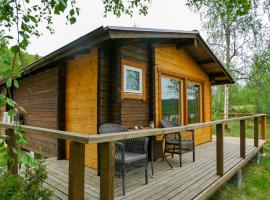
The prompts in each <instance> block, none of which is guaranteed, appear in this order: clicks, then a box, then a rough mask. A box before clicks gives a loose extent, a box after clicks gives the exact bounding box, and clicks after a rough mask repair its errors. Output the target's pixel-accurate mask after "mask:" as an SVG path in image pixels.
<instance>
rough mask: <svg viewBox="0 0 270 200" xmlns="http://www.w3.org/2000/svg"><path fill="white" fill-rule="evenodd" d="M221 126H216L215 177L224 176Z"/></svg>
mask: <svg viewBox="0 0 270 200" xmlns="http://www.w3.org/2000/svg"><path fill="white" fill-rule="evenodd" d="M223 134H224V133H223V124H217V125H216V137H217V139H216V140H217V141H216V150H217V154H216V156H217V175H219V176H223V175H224V135H223Z"/></svg>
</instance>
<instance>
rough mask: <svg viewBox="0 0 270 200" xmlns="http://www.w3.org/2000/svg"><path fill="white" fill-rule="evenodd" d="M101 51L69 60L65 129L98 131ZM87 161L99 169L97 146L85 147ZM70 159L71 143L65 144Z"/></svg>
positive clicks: (88, 164) (94, 51)
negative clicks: (99, 61) (99, 62)
mask: <svg viewBox="0 0 270 200" xmlns="http://www.w3.org/2000/svg"><path fill="white" fill-rule="evenodd" d="M97 72H98V50H97V49H93V50H91V52H90V53H89V54H83V55H78V56H76V57H75V58H74V59H72V60H70V61H68V63H67V71H66V94H65V96H66V109H65V112H66V114H65V116H66V117H65V125H66V128H65V130H66V131H76V132H80V133H88V134H89V133H90V134H96V133H97V77H98V73H97ZM85 152H86V155H85V164H86V165H87V166H89V167H92V168H97V145H96V144H91V145H86V147H85ZM66 156H67V158H69V145H68V142H67V145H66Z"/></svg>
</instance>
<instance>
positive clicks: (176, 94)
mask: <svg viewBox="0 0 270 200" xmlns="http://www.w3.org/2000/svg"><path fill="white" fill-rule="evenodd" d="M180 90H181V81H180V80H178V79H174V78H170V77H165V76H164V77H161V104H162V105H161V107H162V111H161V112H162V120H170V121H174V122H177V123H179V124H181V95H180Z"/></svg>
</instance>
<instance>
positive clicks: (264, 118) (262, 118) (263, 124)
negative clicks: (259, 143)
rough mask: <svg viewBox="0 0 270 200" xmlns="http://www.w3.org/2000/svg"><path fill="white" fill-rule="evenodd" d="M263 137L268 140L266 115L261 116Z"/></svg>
mask: <svg viewBox="0 0 270 200" xmlns="http://www.w3.org/2000/svg"><path fill="white" fill-rule="evenodd" d="M261 138H262V140H266V115H264V116H262V117H261Z"/></svg>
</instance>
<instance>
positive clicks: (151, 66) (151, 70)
mask: <svg viewBox="0 0 270 200" xmlns="http://www.w3.org/2000/svg"><path fill="white" fill-rule="evenodd" d="M155 76H156V73H155V48H154V47H153V46H151V45H148V79H149V81H148V84H149V120H150V121H153V122H154V124H156V109H155V105H156V96H155V95H156V93H155Z"/></svg>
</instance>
